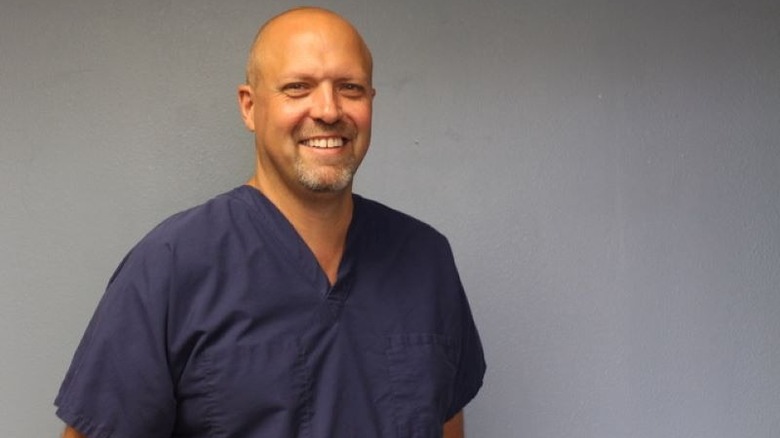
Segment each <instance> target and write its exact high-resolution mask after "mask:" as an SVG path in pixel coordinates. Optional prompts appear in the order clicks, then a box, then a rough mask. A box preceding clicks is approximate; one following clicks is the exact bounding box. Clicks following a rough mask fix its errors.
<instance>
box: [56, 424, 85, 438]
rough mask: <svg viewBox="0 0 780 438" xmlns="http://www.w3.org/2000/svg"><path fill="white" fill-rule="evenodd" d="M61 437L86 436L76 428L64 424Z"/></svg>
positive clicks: (82, 437) (75, 437)
mask: <svg viewBox="0 0 780 438" xmlns="http://www.w3.org/2000/svg"><path fill="white" fill-rule="evenodd" d="M62 438H87V437H85V436H84V435H82V434H80V433H79V432H77V431H76V429H74V428H72V427H70V426H66V427H65V432H63V433H62Z"/></svg>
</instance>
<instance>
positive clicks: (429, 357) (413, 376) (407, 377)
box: [387, 334, 459, 438]
mask: <svg viewBox="0 0 780 438" xmlns="http://www.w3.org/2000/svg"><path fill="white" fill-rule="evenodd" d="M458 355H459V351H458V349H457V344H456V343H455V341H454V340H453V339H451V338H449V337H446V336H441V335H436V334H405V335H394V336H392V337H391V338H390V346H389V348H388V350H387V358H388V363H389V372H390V380H391V384H392V389H393V400H394V404H395V409H394V411H395V423H396V429H397V436H398V438H439V437H441V436H442V424H443V423H444V420H445V417H446V415H447V410H448V408H449V405H450V403H451V401H452V395H453V390H454V388H453V384H454V380H455V373H456V371H457V364H458Z"/></svg>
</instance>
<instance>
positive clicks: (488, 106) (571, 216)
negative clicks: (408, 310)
mask: <svg viewBox="0 0 780 438" xmlns="http://www.w3.org/2000/svg"><path fill="white" fill-rule="evenodd" d="M321 4H322V5H324V6H328V7H331V8H333V9H335V10H337V11H339V12H341V13H342V14H344V15H346V16H347V17H348V18H350V19H351V20H352V21H353V22H354V23H355V24H356V25H357V26H358V28H359V29H361V30H362V32H363V34H364V36H365V38H366V40H367V41H368V43H369V45H370V46H371V47H372V49H373V51H374V56H375V58H376V76H375V82H376V85H377V88H378V93H379V94H378V98H377V100H376V107H375V128H374V141H373V144H372V150H371V152H370V153H369V157H368V159H367V161H366V162H365V163H364V166H363V168H362V169H361V171H360V174H359V176H358V181H357V184H356V190H357V191H358V192H360V193H362V194H364V195H366V196H369V197H372V198H376V199H379V200H381V201H383V202H385V203H388V204H390V205H392V206H394V207H397V208H399V209H402V210H404V211H407V212H409V213H411V214H413V215H416V216H418V217H420V218H421V219H423V220H425V221H427V222H429V223H431V224H433V225H434V226H436V227H437V228H439V229H440V230H441V231H443V232H444V233H445V234H447V235H448V236H449V238H450V240H451V243H452V245H453V247H454V249H455V252H456V256H457V261H458V264H459V266H460V269H461V275H462V278H463V281H464V283H465V285H466V287H467V290H468V291H469V294H470V298H471V301H472V305H473V310H474V313H475V317H476V318H477V321H478V325H479V327H480V329H481V331H482V335H483V338H484V343H485V347H486V351H487V359H488V363H489V371H488V375H487V379H486V382H485V387H484V389H483V391H482V393H481V394H480V396H479V397H478V399H477V400H476V401H475V402H474V403H472V404H471V405H470V406H469V408H468V409H467V431H468V434H469V436H471V437H538V438H547V437H646V438H655V437H686V438H688V437H707V438H718V437H722V438H731V437H741V438H744V437H776V436H777V433H778V431H780V317H778V314H779V313H780V286H779V285H780V79H778V78H780V4H778V3H777V2H776V1H773V0H766V1H761V0H746V1H740V2H737V1H725V0H714V1H704V0H701V1H697V0H682V1H663V0H662V1H655V2H643V1H635V0H629V1H623V2H611V1H603V0H602V1H598V0H589V1H573V0H553V1H545V2H532V1H526V0H519V1H517V0H511V1H510V0H503V1H502V0H487V1H483V2H470V1H461V0H457V1H444V0H434V1H429V2H416V1H414V2H413V1H408V0H403V1H393V2H373V1H358V0H348V1H341V2H339V1H330V2H323V3H321ZM292 5H293V3H292V2H286V1H277V2H273V3H272V2H260V1H254V2H250V1H238V0H231V1H209V0H192V1H187V2H183V1H165V2H160V1H151V0H138V1H134V2H116V1H110V2H107V1H98V0H73V1H69V2H55V1H42V0H23V1H22V0H2V13H0V205H1V206H2V207H1V208H2V214H0V288H2V290H1V291H0V292H1V293H0V351H2V354H0V357H2V359H0V361H2V362H1V363H2V366H1V367H0V394H2V397H0V434H1V435H3V436H11V437H44V436H51V437H53V436H58V433H59V432H60V430H61V427H62V426H61V424H60V422H59V421H58V420H57V419H56V418H55V417H54V413H53V412H54V409H53V407H52V405H51V403H52V400H53V398H54V396H55V394H56V392H57V388H58V386H59V383H60V381H61V379H62V377H63V375H64V373H65V371H66V368H67V366H68V363H69V362H70V359H71V355H72V353H73V350H74V349H75V347H76V344H77V342H78V340H79V339H80V337H81V334H82V331H83V330H84V328H85V326H86V324H87V321H88V318H89V316H90V315H91V313H92V311H93V309H94V307H95V305H96V303H97V300H98V299H99V297H100V295H101V294H102V291H103V288H104V286H105V283H106V281H107V279H108V277H109V275H110V274H111V272H112V271H113V269H114V268H115V266H116V265H117V263H118V262H119V261H120V259H121V257H122V256H123V255H124V254H125V252H126V251H127V250H128V249H129V248H130V246H131V245H132V244H133V243H135V241H137V239H139V238H140V237H141V236H142V235H143V234H144V233H146V232H147V231H148V230H149V229H150V228H151V227H152V226H153V225H154V224H156V223H158V222H159V221H160V220H162V219H163V218H165V217H166V216H168V215H169V214H171V213H174V212H176V211H178V210H181V209H183V208H186V207H188V206H191V205H193V204H195V203H198V202H200V201H203V200H205V199H207V198H209V197H211V196H212V195H214V194H216V193H219V192H221V191H225V190H228V189H229V188H232V187H233V186H235V185H238V184H241V183H242V182H243V181H244V180H245V179H246V178H247V177H248V175H249V173H250V171H251V159H252V144H251V137H250V135H249V134H248V133H246V132H245V131H244V130H243V127H242V125H241V123H240V120H239V117H238V112H237V109H236V105H235V97H234V95H235V86H236V85H237V84H238V83H239V82H240V81H242V80H243V64H244V58H245V53H246V50H247V48H248V45H249V42H250V40H251V39H252V37H253V36H254V33H255V31H256V28H257V26H258V25H259V24H260V23H261V22H262V21H264V20H265V19H266V18H268V17H270V16H271V15H273V14H275V13H277V12H280V11H282V10H284V9H286V8H287V7H288V6H292Z"/></svg>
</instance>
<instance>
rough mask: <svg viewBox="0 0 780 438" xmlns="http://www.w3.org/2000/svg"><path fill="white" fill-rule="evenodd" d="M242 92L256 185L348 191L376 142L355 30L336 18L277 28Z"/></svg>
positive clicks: (264, 40) (366, 68) (264, 41)
mask: <svg viewBox="0 0 780 438" xmlns="http://www.w3.org/2000/svg"><path fill="white" fill-rule="evenodd" d="M264 32H265V34H264V35H262V36H261V42H260V43H259V49H258V51H257V56H258V57H259V58H260V64H259V66H258V68H257V72H256V74H255V75H254V78H251V80H250V84H249V85H247V86H242V87H241V88H240V89H239V100H240V104H241V109H242V114H243V116H244V122H245V123H246V125H247V127H248V128H249V129H250V130H252V131H254V132H255V145H256V148H257V175H256V176H255V178H256V180H257V181H259V183H260V185H261V186H265V187H266V188H267V189H269V190H283V191H287V192H293V193H296V192H297V193H300V192H302V191H308V192H309V193H311V192H318V193H322V192H343V191H344V190H345V189H347V188H349V187H351V182H352V177H353V175H354V173H355V171H356V170H357V168H358V166H359V164H360V162H361V161H362V160H363V157H364V156H365V154H366V151H367V150H368V145H369V141H370V139H371V109H372V108H371V107H372V101H373V96H374V90H373V88H372V86H371V63H370V59H368V55H367V51H366V49H365V46H364V45H363V44H362V41H361V40H360V38H359V36H357V34H356V33H355V32H354V30H353V29H352V28H351V27H349V26H348V25H346V24H345V23H343V22H342V21H340V19H335V18H333V17H330V16H317V15H315V16H314V17H303V18H302V19H300V20H292V21H290V20H288V21H283V22H281V23H274V24H273V25H271V26H269V27H268V28H266V29H265V30H264Z"/></svg>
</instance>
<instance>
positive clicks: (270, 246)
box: [55, 186, 485, 438]
mask: <svg viewBox="0 0 780 438" xmlns="http://www.w3.org/2000/svg"><path fill="white" fill-rule="evenodd" d="M354 201H355V209H354V215H353V219H352V223H351V224H350V228H349V232H348V236H347V245H346V248H345V251H344V255H343V259H342V262H341V266H340V268H339V273H338V280H337V282H336V284H335V285H333V286H332V287H331V286H330V285H329V283H328V280H327V277H326V276H325V274H324V272H323V271H322V270H321V269H320V267H319V265H318V264H317V261H316V259H315V257H314V255H313V254H312V253H311V251H310V250H309V249H308V247H307V246H306V244H305V243H304V242H303V240H302V239H301V238H300V236H299V235H298V234H297V233H296V231H295V230H294V229H293V227H292V225H291V224H290V223H289V222H288V221H287V220H286V219H285V218H284V216H282V214H281V213H280V212H279V211H278V210H277V209H276V207H275V206H274V205H273V204H271V203H270V201H268V199H266V198H265V197H264V196H263V195H261V194H260V192H258V191H257V190H255V189H253V188H251V187H249V186H242V187H239V188H237V189H234V190H232V191H230V192H228V193H225V194H223V195H220V196H218V197H216V198H214V199H212V200H211V201H209V202H207V203H205V204H203V205H201V206H199V207H195V208H193V209H191V210H187V211H185V212H182V213H179V214H177V215H175V216H173V217H171V218H169V219H168V220H166V221H165V222H163V223H162V224H160V225H159V226H158V227H157V228H155V229H154V230H153V231H152V232H151V233H149V235H147V236H146V237H145V238H144V239H143V240H142V241H141V242H140V243H139V244H138V245H137V246H136V247H135V248H133V250H132V251H131V252H130V253H129V254H128V255H127V257H125V259H124V260H123V261H122V263H121V265H120V266H119V268H118V269H117V271H116V272H115V273H114V275H113V277H112V278H111V280H110V282H109V285H108V288H107V290H106V293H105V295H104V296H103V298H102V300H101V302H100V304H99V306H98V309H97V310H96V312H95V315H94V316H93V318H92V320H91V322H90V324H89V327H88V328H87V331H86V333H85V335H84V337H83V339H82V341H81V344H80V345H79V348H78V350H77V351H76V354H75V356H74V359H73V362H72V364H71V367H70V369H69V371H68V373H67V375H66V377H65V380H64V382H63V384H62V387H61V389H60V393H59V395H58V397H57V399H56V402H55V404H56V405H57V406H58V410H57V413H58V415H59V416H60V417H61V418H62V419H63V420H64V421H65V422H66V423H68V424H70V425H71V426H73V427H75V428H76V429H77V430H79V431H81V432H82V433H84V434H85V435H87V437H89V438H101V437H121V438H139V437H146V438H150V437H210V438H217V437H263V438H273V437H280V438H282V437H285V438H286V437H317V438H352V437H355V438H372V437H382V438H384V437H388V438H389V437H393V438H409V437H413V438H428V437H440V436H441V425H442V423H444V421H445V420H447V419H449V418H450V417H451V416H452V415H454V414H455V413H457V412H458V411H460V410H461V409H462V408H463V407H464V405H465V404H466V403H468V402H469V401H470V400H471V399H472V398H473V397H474V396H475V395H476V393H477V391H478V389H479V388H480V386H481V384H482V377H483V374H484V371H485V363H484V359H483V352H482V347H481V345H480V341H479V336H478V334H477V331H476V329H475V326H474V322H473V320H472V317H471V313H470V310H469V306H468V303H467V301H466V297H465V295H464V292H463V288H462V286H461V283H460V280H459V278H458V273H457V271H456V268H455V264H454V262H453V257H452V254H451V251H450V248H449V245H448V243H447V241H446V239H445V238H444V237H443V236H442V235H441V234H439V233H438V232H436V231H435V230H433V229H432V228H431V227H429V226H427V225H425V224H423V223H421V222H419V221H417V220H415V219H413V218H411V217H409V216H406V215H404V214H401V213H398V212H396V211H394V210H391V209H389V208H387V207H384V206H382V205H381V204H378V203H376V202H373V201H369V200H366V199H363V198H361V197H359V196H355V197H354Z"/></svg>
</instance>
